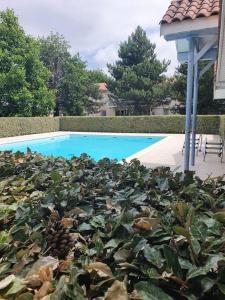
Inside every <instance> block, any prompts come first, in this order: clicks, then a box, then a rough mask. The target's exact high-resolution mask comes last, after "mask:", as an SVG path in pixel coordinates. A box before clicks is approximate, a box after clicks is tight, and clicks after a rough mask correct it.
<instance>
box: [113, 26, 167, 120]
mask: <svg viewBox="0 0 225 300" xmlns="http://www.w3.org/2000/svg"><path fill="white" fill-rule="evenodd" d="M155 47H156V46H155V44H153V43H151V42H150V40H149V39H148V38H147V35H146V32H145V31H144V30H143V29H142V28H141V27H140V26H138V27H137V29H136V30H135V32H134V33H132V34H131V36H129V37H128V40H127V41H125V42H123V43H121V44H120V48H119V51H118V56H119V60H118V61H116V63H115V64H114V65H111V64H108V70H109V73H110V74H111V75H112V77H113V78H114V80H113V81H112V82H111V83H110V84H109V89H110V90H111V92H113V93H114V94H115V95H116V96H117V97H119V98H120V99H121V100H122V101H124V103H125V104H126V105H128V106H129V105H132V107H133V111H132V114H134V115H139V114H143V113H146V107H147V112H148V113H150V111H151V107H152V106H153V105H154V90H155V89H154V87H155V86H156V85H158V84H159V83H160V82H161V81H162V80H163V73H165V72H166V71H167V67H168V65H169V62H166V61H165V60H163V61H162V62H161V61H159V60H158V59H157V57H156V53H155ZM143 107H144V108H145V109H143Z"/></svg>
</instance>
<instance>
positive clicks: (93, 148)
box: [0, 134, 164, 160]
mask: <svg viewBox="0 0 225 300" xmlns="http://www.w3.org/2000/svg"><path fill="white" fill-rule="evenodd" d="M163 138H164V137H158V136H152V137H149V136H124V135H83V134H79V135H78V134H68V135H63V136H58V137H51V138H43V139H35V140H27V141H22V142H15V143H8V144H2V145H0V151H4V150H12V151H13V152H16V151H21V152H26V151H27V148H28V147H29V148H30V149H31V150H32V151H33V152H38V153H41V154H42V155H44V156H55V157H57V156H62V157H65V158H68V159H69V158H71V157H72V156H78V157H79V156H80V155H81V154H83V153H87V154H88V155H89V156H91V157H92V158H93V159H95V160H99V159H102V158H104V157H107V158H110V159H117V160H122V159H125V158H128V157H129V156H132V155H134V154H135V153H137V152H139V151H141V150H143V149H145V148H147V147H149V146H151V145H153V144H155V143H157V142H159V141H161V140H162V139H163Z"/></svg>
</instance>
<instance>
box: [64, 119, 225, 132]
mask: <svg viewBox="0 0 225 300" xmlns="http://www.w3.org/2000/svg"><path fill="white" fill-rule="evenodd" d="M184 126H185V116H180V115H179V116H177V115H174V116H137V117H131V116H130V117H104V118H103V117H62V118H61V120H60V128H61V130H65V131H67V130H69V131H87V132H89V131H93V132H134V133H135V132H136V133H183V132H184ZM219 126H220V117H219V116H198V120H197V132H198V133H203V134H218V132H219Z"/></svg>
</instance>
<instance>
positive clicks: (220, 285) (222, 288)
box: [217, 283, 225, 295]
mask: <svg viewBox="0 0 225 300" xmlns="http://www.w3.org/2000/svg"><path fill="white" fill-rule="evenodd" d="M217 286H218V288H219V290H220V291H221V293H222V294H223V295H225V284H224V283H217Z"/></svg>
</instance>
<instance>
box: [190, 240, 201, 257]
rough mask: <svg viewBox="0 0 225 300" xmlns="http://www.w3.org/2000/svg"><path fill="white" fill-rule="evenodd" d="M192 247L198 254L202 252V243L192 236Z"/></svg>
mask: <svg viewBox="0 0 225 300" xmlns="http://www.w3.org/2000/svg"><path fill="white" fill-rule="evenodd" d="M191 246H192V247H191V249H192V250H193V251H194V254H195V255H198V254H199V253H200V252H201V245H200V243H199V242H198V240H197V239H195V238H191Z"/></svg>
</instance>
